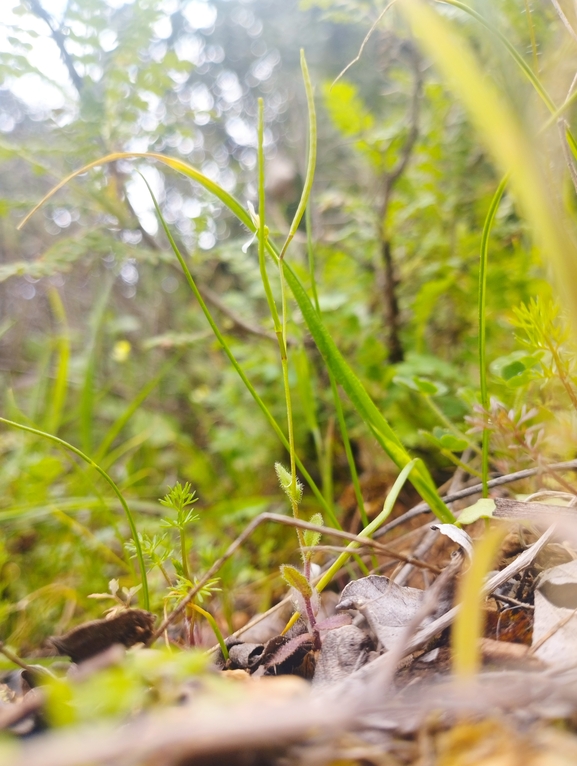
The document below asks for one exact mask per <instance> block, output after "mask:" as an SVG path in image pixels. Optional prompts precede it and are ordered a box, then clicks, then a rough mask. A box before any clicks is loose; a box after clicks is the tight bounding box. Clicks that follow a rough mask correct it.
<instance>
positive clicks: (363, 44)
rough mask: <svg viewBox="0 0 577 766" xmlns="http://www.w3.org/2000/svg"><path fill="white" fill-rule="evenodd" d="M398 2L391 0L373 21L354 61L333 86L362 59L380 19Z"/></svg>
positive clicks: (350, 62)
mask: <svg viewBox="0 0 577 766" xmlns="http://www.w3.org/2000/svg"><path fill="white" fill-rule="evenodd" d="M396 2H397V0H391V2H390V3H389V4H388V5H387V6H386V7H385V8H384V9H383V10H382V11H381V12H380V13H379V15H378V16H377V18H376V19H375V21H374V22H373V24H372V26H371V28H370V29H369V31H368V32H367V34H366V35H365V39H364V40H363V42H362V43H361V47H360V48H359V52H358V53H357V55H356V56H355V58H354V59H353V60H352V61H349V63H348V64H347V65H346V67H345V68H344V69H343V71H342V72H341V73H340V74H338V75H337V76H336V77H335V79H334V80H333V82H332V83H331V88H333V87H334V86H335V85H336V84H337V83H338V81H339V80H340V79H341V77H343V76H344V75H345V73H346V72H348V70H349V69H350V68H351V67H352V66H353V65H354V64H356V63H357V61H360V58H361V56H362V55H363V51H364V50H365V46H366V44H367V43H368V42H369V40H370V39H371V36H372V34H373V32H374V31H375V29H376V28H377V27H378V25H379V22H380V20H381V19H382V18H383V16H384V15H385V13H386V12H387V11H388V10H389V8H390V7H391V6H392V5H394V4H395V3H396Z"/></svg>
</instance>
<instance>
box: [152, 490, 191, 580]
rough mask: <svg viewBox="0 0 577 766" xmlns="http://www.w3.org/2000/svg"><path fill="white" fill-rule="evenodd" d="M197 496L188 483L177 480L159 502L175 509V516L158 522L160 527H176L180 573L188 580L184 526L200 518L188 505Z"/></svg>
mask: <svg viewBox="0 0 577 766" xmlns="http://www.w3.org/2000/svg"><path fill="white" fill-rule="evenodd" d="M197 500H198V498H197V497H196V492H195V491H194V490H193V491H192V492H191V491H190V484H189V483H188V482H187V483H186V484H185V485H184V487H183V486H182V485H181V484H180V482H177V483H176V484H175V485H174V487H173V488H172V489H171V490H170V492H169V493H168V494H167V495H165V497H163V498H162V500H160V504H161V505H163V506H164V507H165V508H171V509H172V510H174V511H176V518H175V519H172V518H163V519H162V521H161V522H160V525H161V526H162V527H169V528H172V529H177V530H178V534H179V538H180V562H181V564H182V574H183V576H184V577H186V578H187V579H188V580H190V572H189V568H188V553H187V550H186V532H185V528H186V527H187V526H188V525H189V524H192V523H193V522H194V521H198V519H199V518H200V517H199V516H198V514H196V513H194V512H193V511H192V509H189V506H191V505H193V504H194V503H196V502H197Z"/></svg>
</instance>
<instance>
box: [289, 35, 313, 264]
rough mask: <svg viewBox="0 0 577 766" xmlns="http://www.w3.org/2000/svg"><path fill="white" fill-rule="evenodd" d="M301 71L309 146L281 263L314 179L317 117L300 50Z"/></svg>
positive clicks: (306, 203) (303, 212) (303, 57)
mask: <svg viewBox="0 0 577 766" xmlns="http://www.w3.org/2000/svg"><path fill="white" fill-rule="evenodd" d="M301 70H302V73H303V80H304V83H305V91H306V94H307V107H308V113H309V144H308V159H307V172H306V175H305V183H304V186H303V192H302V195H301V198H300V202H299V205H298V208H297V211H296V213H295V216H294V218H293V222H292V223H291V226H290V229H289V233H288V236H287V238H286V241H285V243H284V245H283V246H282V249H281V251H280V259H281V261H282V260H283V258H284V255H285V253H286V251H287V248H288V246H289V245H290V243H291V240H292V239H293V237H294V235H295V234H296V232H297V229H298V227H299V224H300V222H301V220H302V217H303V215H304V214H305V210H306V209H307V205H308V201H309V197H310V196H311V191H312V188H313V182H314V179H315V168H316V165H317V115H316V111H315V99H314V93H313V86H312V83H311V78H310V75H309V70H308V67H307V61H306V58H305V52H304V50H302V48H301Z"/></svg>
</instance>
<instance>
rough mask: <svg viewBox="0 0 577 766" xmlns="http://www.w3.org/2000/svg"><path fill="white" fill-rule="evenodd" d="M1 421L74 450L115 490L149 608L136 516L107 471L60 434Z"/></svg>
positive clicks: (4, 420)
mask: <svg viewBox="0 0 577 766" xmlns="http://www.w3.org/2000/svg"><path fill="white" fill-rule="evenodd" d="M0 423H4V425H7V426H10V427H11V428H18V429H19V430H20V431H27V432H28V433H31V434H34V435H35V436H41V437H42V438H43V439H48V440H49V441H51V442H53V443H54V444H57V445H58V446H59V447H62V448H64V449H65V450H69V451H70V452H73V453H74V454H75V455H77V456H78V457H79V458H80V459H81V460H84V462H85V463H88V465H90V466H92V468H94V469H95V470H96V471H97V472H98V473H99V474H100V475H101V476H102V478H103V479H104V480H105V481H106V482H107V483H108V484H109V485H110V487H111V488H112V491H113V492H114V494H115V495H116V497H117V498H118V500H119V501H120V505H121V506H122V508H123V510H124V513H125V514H126V519H127V521H128V526H129V527H130V534H131V535H132V539H133V540H134V545H135V548H136V556H137V558H138V564H139V566H140V577H141V582H142V602H143V606H144V608H145V609H149V608H150V599H149V594H148V580H147V577H146V567H145V565H144V557H143V555H142V548H141V547H140V541H139V539H138V534H137V532H136V525H135V523H134V518H133V516H132V513H131V511H130V508H129V507H128V505H127V503H126V500H125V499H124V497H123V496H122V494H121V492H120V490H119V489H118V487H117V486H116V484H115V483H114V481H113V480H112V479H111V478H110V476H109V475H108V474H107V473H106V471H105V470H104V469H103V468H101V467H100V466H99V465H98V463H95V462H94V460H92V459H91V458H89V457H88V455H85V454H84V452H82V451H81V450H79V449H78V447H75V446H74V445H72V444H69V443H68V442H65V441H64V439H60V438H59V437H58V436H53V435H52V434H48V433H46V432H45V431H39V430H38V429H37V428H31V427H30V426H25V425H22V423H15V422H14V421H13V420H7V419H6V418H2V417H0Z"/></svg>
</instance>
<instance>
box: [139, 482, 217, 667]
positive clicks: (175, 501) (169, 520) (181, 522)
mask: <svg viewBox="0 0 577 766" xmlns="http://www.w3.org/2000/svg"><path fill="white" fill-rule="evenodd" d="M197 501H198V497H196V491H195V490H191V486H190V484H189V483H188V482H186V483H185V484H184V486H183V485H182V484H181V483H180V482H177V483H176V484H175V485H174V487H172V489H170V490H169V491H168V493H167V494H166V495H165V496H164V497H163V498H162V499H161V500H160V501H159V502H160V504H161V505H163V506H164V507H165V508H169V509H171V510H172V511H175V513H176V517H174V516H165V517H163V518H162V519H161V521H160V525H161V527H165V528H166V529H168V530H171V529H175V530H178V537H179V544H180V557H177V556H175V555H174V550H173V545H172V540H171V536H170V534H169V533H168V532H165V533H164V534H162V535H153V536H150V535H148V534H146V533H142V534H140V533H139V541H140V545H141V548H142V552H143V555H144V557H145V559H147V560H148V561H149V562H150V564H151V566H152V567H157V568H158V569H159V570H160V572H161V574H162V576H163V578H164V580H165V582H166V585H167V586H168V588H169V591H168V593H167V595H166V596H165V601H171V600H177V601H180V600H181V599H183V598H184V597H185V596H186V595H187V593H188V592H189V591H190V589H191V588H194V587H195V586H196V585H197V583H198V578H197V577H194V576H193V575H192V574H191V572H190V566H189V560H188V549H187V539H186V538H187V527H188V526H189V525H190V524H192V523H194V522H195V521H198V520H199V518H200V516H199V515H198V514H197V513H195V512H194V511H193V510H192V507H191V506H193V505H194V503H196V502H197ZM126 547H127V548H128V550H129V551H130V552H131V553H132V554H134V551H135V546H134V543H133V542H130V543H127V545H126ZM169 560H170V562H171V563H172V566H173V569H174V575H171V574H170V572H169V570H168V568H167V566H166V564H167V562H168V561H169ZM217 583H218V578H213V579H211V580H209V581H208V582H206V583H205V584H204V585H203V586H202V588H201V589H200V590H199V592H198V593H197V594H196V597H195V600H194V602H192V601H191V602H190V603H189V604H188V605H187V608H186V612H185V624H186V639H187V643H188V644H189V645H190V646H193V645H194V644H195V638H194V621H195V617H196V615H197V614H201V615H202V616H203V617H205V618H206V619H207V620H208V622H209V623H210V625H211V627H212V629H213V631H214V633H215V635H216V638H217V640H218V642H219V644H220V646H221V648H224V649H223V654H224V655H225V657H226V656H227V652H226V647H225V645H224V639H223V637H222V634H221V632H220V630H219V628H218V626H217V624H216V622H215V620H214V617H213V616H212V615H211V614H210V613H209V612H207V611H206V610H205V609H202V608H201V607H200V606H199V604H202V603H203V601H204V600H205V599H208V598H209V597H210V596H211V595H212V594H213V593H214V592H215V591H219V590H220V588H218V587H217ZM195 602H196V603H195Z"/></svg>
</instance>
